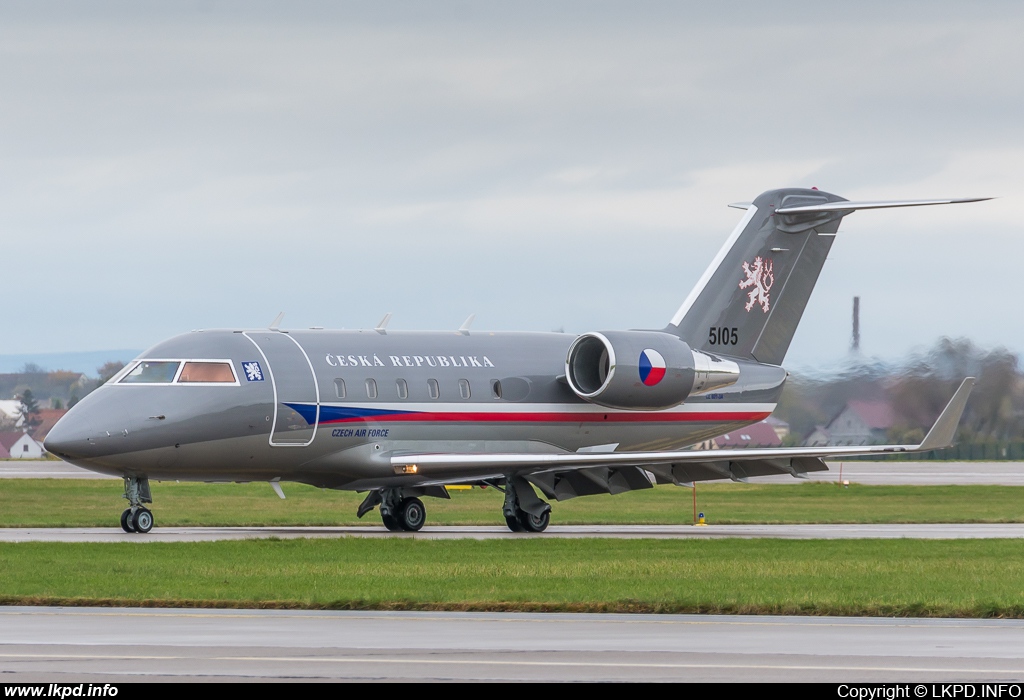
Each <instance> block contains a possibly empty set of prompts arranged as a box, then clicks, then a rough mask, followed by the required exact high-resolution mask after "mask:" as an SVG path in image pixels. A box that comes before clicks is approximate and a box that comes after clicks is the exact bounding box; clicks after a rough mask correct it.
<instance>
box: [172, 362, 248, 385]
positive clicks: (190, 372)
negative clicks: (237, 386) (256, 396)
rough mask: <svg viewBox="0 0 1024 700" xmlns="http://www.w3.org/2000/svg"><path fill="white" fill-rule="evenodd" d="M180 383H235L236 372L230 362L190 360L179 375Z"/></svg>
mask: <svg viewBox="0 0 1024 700" xmlns="http://www.w3.org/2000/svg"><path fill="white" fill-rule="evenodd" d="M178 383H179V384H199V383H215V384H234V383H235V373H234V372H232V371H231V364H230V363H229V362H206V361H189V362H186V363H185V366H184V367H182V369H181V374H180V375H178Z"/></svg>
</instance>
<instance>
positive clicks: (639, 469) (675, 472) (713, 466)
mask: <svg viewBox="0 0 1024 700" xmlns="http://www.w3.org/2000/svg"><path fill="white" fill-rule="evenodd" d="M974 382H975V379H974V377H968V378H966V379H964V381H963V383H961V384H960V387H959V388H958V389H957V391H956V393H955V394H954V395H953V398H952V399H950V401H949V403H948V404H947V405H946V407H945V408H944V409H943V411H942V413H941V414H940V415H939V417H938V419H936V421H935V424H934V425H933V426H932V428H931V430H929V431H928V434H927V435H926V436H925V438H924V440H922V441H921V443H920V444H917V445H862V446H855V445H848V446H839V447H782V448H767V449H749V448H744V449H732V450H684V451H666V452H584V453H580V452H569V453H555V454H526V453H522V454H517V453H504V454H486V453H451V454H406V455H394V456H392V457H391V464H392V466H393V467H394V468H395V471H396V473H400V474H419V475H421V476H426V477H428V478H429V477H430V476H431V475H434V474H436V475H437V476H438V477H439V479H441V480H443V481H446V482H447V483H453V481H455V480H458V481H469V480H472V479H473V476H474V475H480V476H484V475H485V474H490V475H496V474H508V473H518V474H522V475H523V476H526V477H527V478H528V479H529V480H530V481H531V482H533V483H534V485H536V486H537V487H539V488H540V489H541V490H542V491H544V492H545V494H546V495H547V496H548V497H549V498H557V499H558V500H564V499H565V498H572V497H573V496H583V495H591V494H596V493H621V492H623V491H630V490H633V489H637V488H650V487H651V486H653V483H652V482H651V479H650V478H649V477H648V476H647V475H645V474H644V472H649V473H651V474H653V475H654V477H655V482H656V483H674V484H678V485H684V484H686V485H688V484H692V483H693V482H694V481H704V480H709V479H723V478H727V479H733V480H734V481H745V480H746V479H748V478H749V477H754V476H767V475H770V474H786V473H788V474H791V475H792V476H795V477H801V476H803V475H805V474H806V473H807V472H812V471H824V470H827V469H828V467H827V466H825V463H824V459H826V458H836V457H856V456H862V455H875V454H893V453H899V452H927V451H930V450H936V449H941V448H943V447H948V446H950V445H951V444H952V443H953V438H954V435H955V433H956V428H957V425H958V424H959V423H960V418H961V416H962V415H963V412H964V407H965V406H966V404H967V399H968V397H969V396H970V394H971V390H972V389H973V388H974ZM477 478H479V477H477Z"/></svg>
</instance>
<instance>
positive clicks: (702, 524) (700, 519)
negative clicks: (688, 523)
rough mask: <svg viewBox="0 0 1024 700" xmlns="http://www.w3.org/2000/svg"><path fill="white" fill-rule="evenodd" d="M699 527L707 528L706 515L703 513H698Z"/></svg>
mask: <svg viewBox="0 0 1024 700" xmlns="http://www.w3.org/2000/svg"><path fill="white" fill-rule="evenodd" d="M697 527H707V523H706V522H704V514H703V513H698V514H697Z"/></svg>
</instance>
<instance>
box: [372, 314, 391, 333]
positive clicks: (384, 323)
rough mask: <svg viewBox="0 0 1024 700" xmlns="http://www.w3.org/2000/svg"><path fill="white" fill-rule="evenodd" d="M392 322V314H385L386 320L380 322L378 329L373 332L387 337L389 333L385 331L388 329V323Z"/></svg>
mask: <svg viewBox="0 0 1024 700" xmlns="http://www.w3.org/2000/svg"><path fill="white" fill-rule="evenodd" d="M390 320H391V312H390V311H388V312H387V313H386V314H384V318H382V319H381V320H380V323H378V324H377V327H376V328H374V329H373V330H375V331H377V332H378V333H380V334H381V335H387V334H388V332H387V331H386V330H385V329H386V328H387V327H388V322H389V321H390Z"/></svg>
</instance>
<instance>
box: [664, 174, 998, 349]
mask: <svg viewBox="0 0 1024 700" xmlns="http://www.w3.org/2000/svg"><path fill="white" fill-rule="evenodd" d="M985 199H989V198H988V197H980V198H966V199H927V200H904V201H892V202H850V201H847V200H845V199H843V198H842V197H839V196H837V195H834V194H829V193H828V192H821V191H819V190H813V189H812V190H806V189H796V188H791V189H782V190H771V191H769V192H765V193H764V194H762V195H761V196H760V197H758V198H757V199H755V200H754V201H753V202H752V203H750V204H738V205H730V206H734V207H738V208H743V209H746V214H745V215H744V217H743V219H742V220H741V221H740V223H739V225H738V226H737V227H736V229H735V230H734V231H733V232H732V235H730V236H729V239H728V240H727V241H726V242H725V245H724V246H722V249H721V250H720V251H719V252H718V255H716V256H715V259H714V260H713V261H712V262H711V265H710V266H708V269H707V270H706V271H705V272H704V274H703V276H701V278H700V280H699V281H698V282H697V285H696V286H695V287H694V288H693V291H691V292H690V295H689V296H688V297H687V298H686V301H684V302H683V305H682V306H681V307H680V308H679V311H677V312H676V315H675V316H674V317H673V318H672V321H671V323H670V324H669V326H668V327H667V328H666V329H665V330H666V331H667V332H669V333H674V334H677V335H679V336H680V337H681V338H682V339H683V340H685V341H686V342H687V343H689V344H690V346H691V347H693V348H694V349H697V350H701V351H704V352H708V353H711V354H716V355H727V356H731V357H738V358H753V359H754V360H756V361H757V362H760V363H764V364H771V365H780V364H782V361H783V359H784V358H785V356H786V351H787V350H788V349H789V344H790V342H792V340H793V334H794V333H796V327H797V324H798V323H800V317H801V316H803V313H804V308H805V307H806V306H807V300H808V299H810V296H811V292H812V291H813V290H814V284H815V283H816V282H817V281H818V275H819V274H820V273H821V268H822V266H823V265H824V264H825V259H826V257H827V256H828V252H829V249H830V248H831V247H832V241H833V239H834V238H835V236H836V232H837V231H838V229H839V222H840V221H842V218H843V217H844V216H846V215H847V214H850V213H852V212H854V211H856V210H858V209H884V208H890V207H913V206H924V205H930V204H956V203H961V202H979V201H983V200H985Z"/></svg>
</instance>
